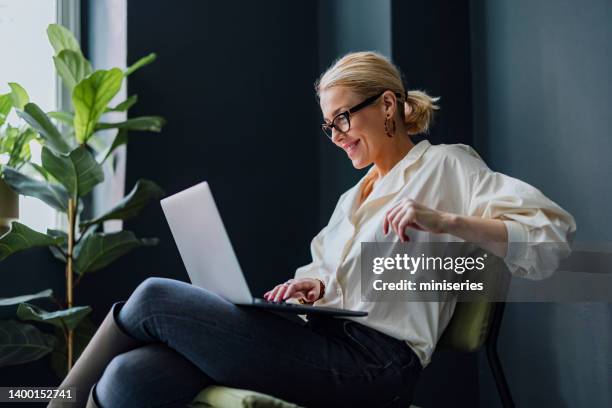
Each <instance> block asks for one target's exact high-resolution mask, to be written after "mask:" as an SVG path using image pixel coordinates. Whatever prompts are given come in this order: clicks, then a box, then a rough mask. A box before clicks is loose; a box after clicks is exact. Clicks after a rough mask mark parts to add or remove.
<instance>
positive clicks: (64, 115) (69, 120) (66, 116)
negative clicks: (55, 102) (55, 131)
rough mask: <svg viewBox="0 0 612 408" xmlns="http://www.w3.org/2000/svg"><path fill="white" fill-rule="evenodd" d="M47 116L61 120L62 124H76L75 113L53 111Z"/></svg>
mask: <svg viewBox="0 0 612 408" xmlns="http://www.w3.org/2000/svg"><path fill="white" fill-rule="evenodd" d="M47 116H49V117H50V118H53V119H56V120H59V121H60V122H62V123H64V124H66V125H70V126H72V125H73V124H74V113H72V112H64V111H51V112H47Z"/></svg>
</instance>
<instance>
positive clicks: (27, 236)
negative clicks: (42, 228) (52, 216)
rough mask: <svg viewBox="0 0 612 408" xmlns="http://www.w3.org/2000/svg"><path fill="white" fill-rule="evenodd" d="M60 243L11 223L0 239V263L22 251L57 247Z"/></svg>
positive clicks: (58, 240) (21, 225) (57, 239)
mask: <svg viewBox="0 0 612 408" xmlns="http://www.w3.org/2000/svg"><path fill="white" fill-rule="evenodd" d="M60 242H61V240H60V239H59V238H54V237H50V236H48V235H45V234H41V233H40V232H37V231H34V230H32V229H30V228H28V227H26V226H25V225H23V224H20V223H18V222H17V221H13V222H12V223H11V229H10V230H9V232H7V233H6V234H4V235H3V236H2V237H1V238H0V261H2V260H3V259H5V258H7V257H8V256H10V255H12V254H14V253H16V252H19V251H23V250H24V249H29V248H34V247H39V246H47V245H57V244H59V243H60Z"/></svg>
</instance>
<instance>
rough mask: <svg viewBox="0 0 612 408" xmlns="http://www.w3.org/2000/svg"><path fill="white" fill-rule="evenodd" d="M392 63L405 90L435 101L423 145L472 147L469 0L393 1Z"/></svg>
mask: <svg viewBox="0 0 612 408" xmlns="http://www.w3.org/2000/svg"><path fill="white" fill-rule="evenodd" d="M392 5H393V6H392V13H391V16H392V19H393V24H392V28H393V31H392V34H393V35H392V39H393V59H394V61H395V63H396V64H397V65H398V66H399V68H400V69H401V70H402V72H403V74H404V77H405V78H404V81H405V85H406V86H407V88H408V89H409V90H412V89H419V90H424V91H425V92H427V93H428V94H429V95H431V96H439V97H440V100H439V101H438V105H439V106H440V109H439V110H438V111H437V115H436V117H435V119H434V126H433V127H432V128H431V129H430V132H429V135H428V136H427V139H429V140H430V141H431V142H432V143H433V144H437V143H465V144H472V142H473V137H472V82H471V61H470V53H471V45H470V19H469V11H470V8H469V1H468V0H458V1H452V0H431V1H411V2H407V1H401V0H394V1H392Z"/></svg>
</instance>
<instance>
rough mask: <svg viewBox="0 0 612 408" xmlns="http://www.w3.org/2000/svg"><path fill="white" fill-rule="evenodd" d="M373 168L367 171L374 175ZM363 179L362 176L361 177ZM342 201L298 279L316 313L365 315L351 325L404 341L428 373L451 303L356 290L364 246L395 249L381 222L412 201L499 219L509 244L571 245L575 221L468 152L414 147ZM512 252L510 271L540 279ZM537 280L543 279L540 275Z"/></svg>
mask: <svg viewBox="0 0 612 408" xmlns="http://www.w3.org/2000/svg"><path fill="white" fill-rule="evenodd" d="M373 169H374V166H372V168H370V171H369V172H371V171H373ZM364 178H365V176H364ZM364 178H362V179H361V180H360V181H359V182H358V183H357V184H356V185H355V186H354V187H352V188H351V189H350V190H348V191H347V192H345V193H344V194H342V196H341V197H340V199H339V200H338V204H337V205H336V208H335V210H334V212H333V214H332V216H331V218H330V220H329V223H328V224H327V226H325V227H324V228H323V229H322V230H321V232H319V234H318V235H317V236H316V237H315V238H314V239H313V240H312V243H311V252H312V262H311V263H310V264H308V265H305V266H302V267H300V268H298V269H297V270H296V272H295V278H303V277H311V278H319V279H321V280H322V281H323V282H324V283H325V286H326V292H325V296H324V297H323V298H322V299H319V300H318V301H317V302H315V305H316V306H328V307H337V308H345V309H351V310H364V311H367V312H368V316H366V317H354V318H352V319H354V320H356V321H358V322H360V323H362V324H364V325H366V326H369V327H371V328H374V329H376V330H378V331H380V332H382V333H385V334H387V335H389V336H392V337H394V338H397V339H401V340H405V341H406V342H407V344H408V346H410V347H411V348H412V349H413V350H414V352H415V353H416V354H417V356H418V357H419V359H420V361H421V365H422V366H423V367H425V366H426V365H427V364H429V362H430V359H431V355H432V353H433V351H434V349H435V346H436V343H437V341H438V339H439V337H440V335H441V334H442V333H443V331H444V329H445V328H446V326H447V324H448V322H449V321H450V319H451V317H452V314H453V311H454V309H455V304H456V298H455V297H453V296H449V297H448V298H446V299H445V300H444V301H441V302H366V301H362V299H361V291H360V286H361V285H360V282H361V275H360V252H361V245H360V244H361V242H398V243H399V238H398V237H397V236H396V235H395V234H393V232H392V231H391V232H390V233H389V235H388V236H385V235H384V233H383V229H382V226H383V217H384V215H385V213H386V212H387V210H388V209H389V208H391V207H392V206H393V205H395V204H396V203H397V202H398V201H399V200H400V199H401V198H412V199H413V200H415V201H416V202H418V203H421V204H423V205H425V206H427V207H429V208H433V209H436V210H440V211H444V212H450V213H454V214H463V215H473V216H479V217H483V218H499V219H501V220H503V222H504V224H505V225H506V228H507V231H508V242H522V243H525V242H544V241H546V242H561V243H563V242H568V240H569V239H570V237H571V234H572V233H573V232H574V231H575V230H576V224H575V222H574V219H573V217H572V216H571V215H570V214H569V213H568V212H566V211H565V210H563V209H562V208H561V207H560V206H558V205H557V204H555V203H554V202H553V201H551V200H550V199H548V198H547V197H545V196H544V195H543V194H542V193H541V192H540V191H539V190H538V189H536V188H535V187H533V186H531V185H529V184H527V183H524V182H522V181H520V180H518V179H515V178H513V177H510V176H507V175H504V174H501V173H497V172H494V171H492V170H491V169H489V168H488V167H487V165H486V164H485V162H484V161H483V160H482V158H481V157H480V156H479V155H478V154H477V153H476V151H474V149H472V148H471V147H470V146H467V145H464V144H453V145H447V144H440V145H431V144H430V143H429V141H427V140H423V141H421V142H419V143H418V144H417V145H415V146H414V147H413V148H412V149H411V150H410V151H409V152H408V154H407V155H406V156H405V157H404V158H403V159H402V160H400V161H399V162H398V163H397V164H396V165H395V166H394V167H393V168H392V169H391V171H389V172H388V173H387V174H386V175H385V176H384V177H383V178H381V179H380V180H378V181H377V182H376V184H375V185H374V188H373V190H372V192H371V193H370V195H369V196H368V197H367V198H366V200H365V201H364V202H363V204H362V205H361V206H359V208H356V206H357V205H358V199H359V191H360V185H361V183H362V182H363V179H364ZM407 234H408V235H409V237H410V239H411V240H412V241H417V242H457V241H461V240H460V239H458V238H457V237H454V236H452V235H449V234H433V233H429V232H425V231H418V230H412V229H408V231H407ZM526 247H527V246H526V245H516V246H509V250H508V252H507V254H506V257H505V258H504V261H505V264H506V265H507V268H508V270H509V271H510V272H511V273H512V274H514V275H516V276H522V277H526V278H532V279H538V278H542V277H543V276H541V274H540V272H538V271H540V270H541V268H538V265H537V259H538V257H533V256H527V255H528V254H525V253H524V252H525V251H526V250H523V249H521V248H526ZM539 274H540V275H539Z"/></svg>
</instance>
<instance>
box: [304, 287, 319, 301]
mask: <svg viewBox="0 0 612 408" xmlns="http://www.w3.org/2000/svg"><path fill="white" fill-rule="evenodd" d="M316 300H317V293H316V290H315V289H313V290H311V291H309V292H308V295H307V296H306V301H307V302H311V303H312V302H314V301H316Z"/></svg>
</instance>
